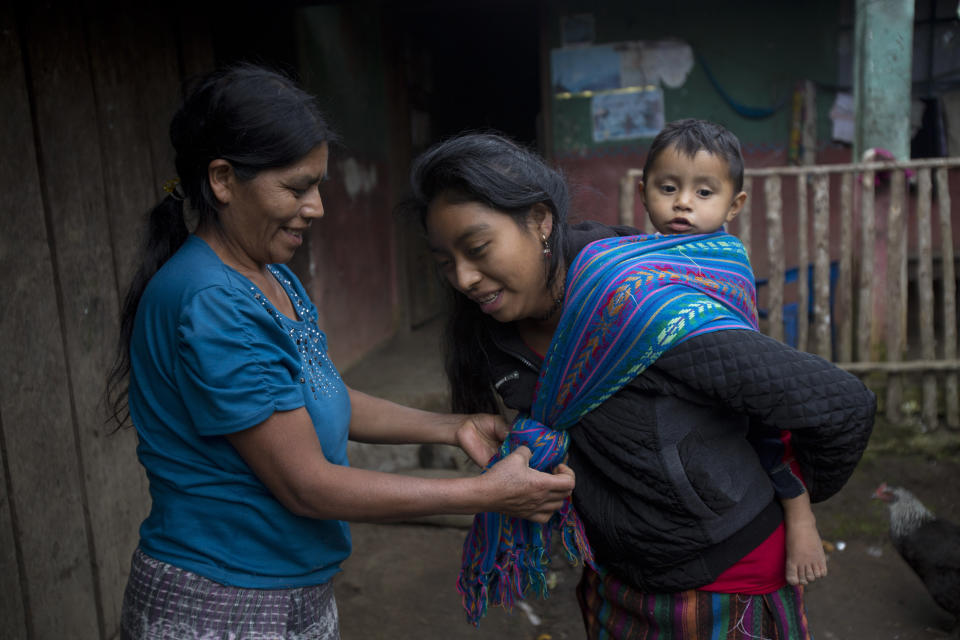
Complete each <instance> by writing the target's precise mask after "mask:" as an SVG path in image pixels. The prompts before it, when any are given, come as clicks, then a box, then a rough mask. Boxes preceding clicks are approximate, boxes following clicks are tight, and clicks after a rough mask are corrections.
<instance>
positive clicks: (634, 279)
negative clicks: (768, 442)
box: [457, 231, 757, 625]
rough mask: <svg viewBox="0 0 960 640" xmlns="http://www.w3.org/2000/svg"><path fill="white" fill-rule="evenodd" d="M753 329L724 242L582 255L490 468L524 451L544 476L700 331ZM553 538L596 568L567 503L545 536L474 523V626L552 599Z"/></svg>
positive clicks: (469, 581)
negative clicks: (526, 603) (525, 402)
mask: <svg viewBox="0 0 960 640" xmlns="http://www.w3.org/2000/svg"><path fill="white" fill-rule="evenodd" d="M756 328H757V311H756V290H755V287H754V279H753V271H752V270H751V268H750V262H749V260H748V259H747V254H746V251H745V250H744V248H743V245H742V244H741V243H740V241H739V240H738V239H737V238H735V237H733V236H731V235H729V234H727V233H726V232H724V231H717V232H715V233H712V234H706V235H692V236H661V235H638V236H628V237H617V238H608V239H604V240H599V241H597V242H593V243H591V244H589V245H587V246H586V247H585V248H584V249H583V250H582V251H581V252H580V253H579V255H578V256H577V259H576V261H575V262H574V263H573V265H571V267H570V271H569V273H568V274H567V283H566V296H565V300H564V306H563V312H562V314H561V318H560V323H559V325H558V327H557V330H556V332H555V333H554V336H553V339H552V341H551V343H550V347H549V349H548V350H547V354H546V357H545V359H544V362H543V367H542V368H541V370H540V378H539V380H538V382H537V391H536V394H535V396H536V397H535V399H534V402H533V406H532V407H531V410H530V414H529V415H525V414H521V415H519V416H517V419H516V420H515V421H514V424H513V427H512V430H511V432H510V435H509V436H508V438H507V439H506V441H505V442H504V443H503V445H502V446H501V448H500V451H499V453H498V454H497V455H496V456H494V457H493V459H491V461H490V462H489V463H488V465H487V468H490V466H492V465H493V464H494V463H496V462H497V461H498V460H500V459H501V458H503V457H505V456H506V455H508V454H509V453H510V452H512V451H513V450H514V449H516V448H517V447H519V446H521V445H526V446H527V447H529V448H530V450H531V451H532V453H533V455H532V457H531V458H530V466H531V467H534V468H536V469H540V470H543V471H549V470H552V469H553V468H554V467H555V466H556V465H557V464H559V463H560V462H562V461H563V459H564V457H565V456H566V453H567V446H568V444H569V436H568V434H567V432H566V429H567V428H569V427H571V426H573V425H574V424H576V423H577V422H578V421H579V420H580V419H581V418H582V417H583V416H584V415H586V414H587V413H589V412H590V411H592V410H593V409H595V408H596V407H597V406H599V405H600V404H601V403H602V402H603V401H604V400H606V399H607V398H609V397H610V396H612V395H613V394H614V393H616V392H617V391H619V390H620V389H621V388H623V387H624V386H625V385H626V384H627V383H628V382H629V381H630V380H632V379H633V378H635V377H636V376H637V375H638V374H639V373H640V372H641V371H643V370H644V369H646V368H647V367H648V366H649V365H650V364H651V363H652V362H654V361H655V360H656V359H657V358H658V357H660V355H661V354H662V353H663V352H664V351H666V350H667V349H669V348H670V347H671V346H674V345H675V344H677V343H678V342H680V341H682V340H684V339H686V338H689V337H691V336H695V335H697V334H700V333H705V332H708V331H718V330H721V329H756ZM553 531H560V533H561V535H562V540H563V548H564V551H565V553H566V555H567V557H568V559H569V560H570V561H571V562H573V563H575V564H576V563H577V562H578V561H583V562H586V563H588V564H590V565H591V566H594V567H595V568H596V566H595V564H594V560H593V552H592V550H591V549H590V544H589V542H588V541H587V538H586V535H585V534H584V531H583V525H582V523H581V521H580V518H579V517H578V516H577V513H576V511H575V510H574V508H573V504H572V502H571V501H570V500H569V499H567V501H566V502H565V503H564V506H563V507H562V508H561V509H560V510H559V511H558V512H557V513H556V514H554V515H553V517H552V518H551V519H550V522H548V523H547V524H545V525H541V524H538V523H535V522H531V521H529V520H522V519H519V518H510V517H507V516H505V515H503V514H499V513H481V514H478V515H477V516H476V517H475V518H474V523H473V527H472V529H471V530H470V532H469V533H468V534H467V539H466V541H465V542H464V548H463V564H462V570H461V573H460V578H459V580H458V584H457V589H458V591H459V592H460V594H461V596H462V598H463V606H464V608H465V609H466V612H467V619H468V620H469V621H470V622H471V623H472V624H474V625H477V624H479V622H480V618H482V617H483V616H484V615H485V614H486V611H487V606H488V604H494V605H503V606H505V607H507V608H510V607H512V605H513V603H514V602H515V601H516V600H517V599H523V598H524V596H525V595H526V593H527V591H528V590H529V589H531V588H532V589H533V591H534V592H536V593H537V594H538V595H540V596H541V597H546V596H547V595H548V593H547V586H546V580H545V578H544V573H545V570H546V567H547V565H548V564H549V562H550V558H549V550H550V541H551V535H552V533H553Z"/></svg>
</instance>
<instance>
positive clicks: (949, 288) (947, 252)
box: [937, 167, 960, 429]
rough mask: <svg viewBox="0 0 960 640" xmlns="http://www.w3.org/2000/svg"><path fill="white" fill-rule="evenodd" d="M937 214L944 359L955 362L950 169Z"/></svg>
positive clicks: (957, 419) (953, 413) (953, 382)
mask: <svg viewBox="0 0 960 640" xmlns="http://www.w3.org/2000/svg"><path fill="white" fill-rule="evenodd" d="M937 213H938V217H939V218H940V243H941V244H940V247H941V248H940V260H941V264H942V268H941V274H940V276H941V277H940V282H941V286H942V291H943V359H944V360H955V359H956V357H957V300H956V292H955V291H956V290H955V287H956V285H955V284H954V283H955V282H956V276H955V273H954V268H953V230H952V228H951V223H950V216H951V214H952V210H951V209H950V183H949V181H948V180H947V168H946V167H940V168H939V169H937ZM958 386H960V385H958V384H957V373H956V372H955V371H954V372H951V373H948V374H946V376H945V377H944V396H945V398H946V423H947V426H949V427H950V428H952V429H957V428H960V406H958V404H960V391H958Z"/></svg>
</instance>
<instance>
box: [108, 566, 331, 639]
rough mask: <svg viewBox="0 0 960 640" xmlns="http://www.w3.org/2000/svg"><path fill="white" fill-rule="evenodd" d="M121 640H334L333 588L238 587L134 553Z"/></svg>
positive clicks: (323, 585) (123, 615) (125, 596)
mask: <svg viewBox="0 0 960 640" xmlns="http://www.w3.org/2000/svg"><path fill="white" fill-rule="evenodd" d="M120 628H121V636H120V637H121V638H122V640H214V639H216V640H228V639H229V640H339V638H340V624H339V620H338V617H337V603H336V601H335V600H334V597H333V586H332V585H330V584H329V583H327V584H322V585H317V586H311V587H301V588H297V589H241V588H238V587H228V586H225V585H222V584H219V583H216V582H213V581H212V580H208V579H207V578H204V577H202V576H199V575H197V574H195V573H191V572H190V571H184V570H183V569H178V568H177V567H174V566H173V565H170V564H167V563H166V562H161V561H159V560H156V559H154V558H151V557H150V556H147V555H146V554H144V553H143V552H142V551H140V550H139V549H137V550H136V551H135V552H134V554H133V561H132V564H131V567H130V579H129V580H128V582H127V589H126V591H125V592H124V596H123V613H122V618H121V622H120Z"/></svg>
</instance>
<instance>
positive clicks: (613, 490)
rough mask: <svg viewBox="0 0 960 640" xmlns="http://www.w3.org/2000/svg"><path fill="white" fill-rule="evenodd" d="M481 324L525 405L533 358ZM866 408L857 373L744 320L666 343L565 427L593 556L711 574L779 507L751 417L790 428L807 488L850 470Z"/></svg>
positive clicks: (670, 580)
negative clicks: (742, 326)
mask: <svg viewBox="0 0 960 640" xmlns="http://www.w3.org/2000/svg"><path fill="white" fill-rule="evenodd" d="M490 330H491V335H492V338H491V339H492V346H493V348H492V349H490V351H489V355H490V362H491V372H492V375H493V381H494V384H495V386H496V387H497V390H498V392H499V393H500V395H501V397H502V398H503V400H504V402H505V404H506V405H507V406H509V407H511V408H514V409H517V410H522V411H526V410H529V407H530V404H531V402H532V399H533V389H534V385H535V384H536V379H537V375H538V372H539V367H540V364H541V361H540V358H539V357H538V356H537V355H536V354H534V353H533V352H532V351H531V350H530V349H529V348H527V347H526V346H525V345H524V344H523V342H522V341H521V340H520V339H519V336H518V335H517V334H516V331H515V329H514V328H513V327H512V325H497V326H491V327H490ZM875 409H876V402H875V398H874V395H873V393H871V392H870V391H869V390H868V389H867V388H866V387H865V386H864V385H863V384H862V383H861V382H860V380H859V379H858V378H856V377H855V376H853V375H851V374H849V373H847V372H845V371H843V370H841V369H838V368H837V367H835V366H833V365H832V364H830V363H829V362H827V361H825V360H823V359H821V358H819V357H817V356H814V355H812V354H809V353H804V352H801V351H797V350H795V349H792V348H790V347H789V346H787V345H784V344H783V343H781V342H778V341H776V340H773V339H771V338H769V337H767V336H764V335H762V334H760V333H757V332H755V331H746V330H728V331H717V332H713V333H707V334H702V335H699V336H695V337H693V338H691V339H689V340H686V341H685V342H682V343H681V344H679V345H676V346H674V347H673V348H671V349H670V350H669V351H667V352H666V353H665V354H663V355H662V356H661V357H660V358H659V359H658V360H657V361H656V362H655V363H654V364H653V365H652V366H651V367H649V368H648V369H647V370H645V371H644V372H642V373H641V374H640V375H639V376H637V378H635V379H634V380H633V381H632V382H631V383H630V384H628V385H627V386H626V387H624V388H623V389H622V390H620V391H619V392H618V393H616V394H615V395H614V396H612V397H611V398H610V399H609V400H607V401H606V402H605V403H604V404H603V405H601V406H600V407H598V408H597V409H595V410H594V411H593V412H591V413H590V414H588V415H587V416H585V417H584V418H583V419H582V420H581V422H580V423H579V424H577V425H575V426H574V427H572V428H571V430H570V434H571V439H572V444H571V448H570V459H569V464H570V466H571V467H572V468H573V469H574V471H575V472H576V474H577V487H576V489H575V490H574V494H573V495H574V503H575V505H576V507H577V511H578V512H579V513H580V515H581V517H582V518H583V520H584V524H585V527H586V531H587V536H588V538H589V540H590V542H591V544H592V545H593V547H594V551H595V552H596V554H597V558H598V560H599V561H600V562H601V563H602V564H604V565H605V566H607V567H608V568H609V569H611V570H613V571H615V572H616V573H617V574H618V575H619V576H620V577H621V578H623V579H625V580H627V581H628V582H630V583H631V584H633V585H634V586H636V587H637V588H639V589H642V590H644V591H648V592H672V591H681V590H685V589H691V588H695V587H698V586H702V585H704V584H708V583H710V582H713V581H714V580H715V579H716V577H717V576H718V575H719V574H720V573H722V572H723V571H724V570H725V569H727V568H729V567H730V566H732V565H733V564H734V563H736V561H737V560H739V559H740V558H742V557H743V556H744V555H746V554H747V553H748V552H749V551H751V550H752V549H754V548H755V547H756V546H757V545H758V544H759V543H760V542H762V541H763V540H764V539H766V538H767V537H768V536H769V535H770V534H771V533H772V532H773V531H774V529H776V527H777V526H778V525H779V523H780V522H781V520H782V512H781V510H780V507H779V503H778V502H777V501H776V499H775V498H774V494H773V489H772V487H771V484H770V478H769V476H768V475H767V472H766V471H764V469H763V468H762V467H761V465H760V463H759V461H758V459H757V455H756V452H755V451H754V449H753V448H752V447H751V446H750V444H749V442H748V440H747V438H746V435H747V431H748V429H749V428H750V426H751V421H755V422H756V423H757V424H760V425H766V426H769V427H773V428H776V429H786V430H789V431H791V433H792V440H791V441H792V444H793V448H794V453H795V456H796V458H797V461H798V463H799V465H800V468H801V471H802V472H803V476H804V480H805V481H806V483H807V487H808V490H809V492H810V497H811V500H812V501H815V502H816V501H821V500H825V499H827V498H829V497H830V496H831V495H833V494H834V493H836V492H837V491H838V490H839V489H840V488H841V487H842V486H843V485H844V483H845V482H846V481H847V479H848V478H849V477H850V474H851V473H852V472H853V469H854V467H855V466H856V464H857V462H858V461H859V460H860V457H861V455H862V454H863V451H864V449H865V448H866V444H867V440H868V438H869V436H870V432H871V430H872V426H873V416H874V412H875Z"/></svg>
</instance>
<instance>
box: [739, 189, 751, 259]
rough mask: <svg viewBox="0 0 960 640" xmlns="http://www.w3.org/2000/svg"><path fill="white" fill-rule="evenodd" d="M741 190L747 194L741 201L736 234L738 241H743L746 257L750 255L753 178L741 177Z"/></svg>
mask: <svg viewBox="0 0 960 640" xmlns="http://www.w3.org/2000/svg"><path fill="white" fill-rule="evenodd" d="M743 190H744V192H745V193H746V194H747V199H746V201H744V203H743V209H741V210H740V215H739V216H737V235H738V236H739V237H740V242H742V243H743V246H744V247H746V249H747V257H750V242H751V239H752V238H751V234H750V227H751V225H750V216H751V215H752V214H753V203H752V201H753V178H751V177H750V176H746V177H745V178H744V179H743Z"/></svg>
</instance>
